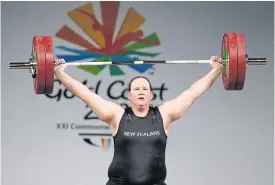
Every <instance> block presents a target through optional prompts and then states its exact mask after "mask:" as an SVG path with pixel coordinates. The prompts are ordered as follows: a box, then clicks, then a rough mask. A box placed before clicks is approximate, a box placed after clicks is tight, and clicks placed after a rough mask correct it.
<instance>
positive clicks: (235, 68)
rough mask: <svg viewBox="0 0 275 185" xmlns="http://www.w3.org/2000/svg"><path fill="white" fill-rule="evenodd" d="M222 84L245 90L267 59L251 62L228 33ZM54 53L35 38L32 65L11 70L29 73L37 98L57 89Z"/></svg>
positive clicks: (237, 37) (240, 41)
mask: <svg viewBox="0 0 275 185" xmlns="http://www.w3.org/2000/svg"><path fill="white" fill-rule="evenodd" d="M221 57H222V59H223V66H224V68H223V72H222V81H223V86H224V89H225V90H242V89H243V87H244V83H245V76H246V69H247V67H248V65H266V63H267V60H266V58H248V56H247V53H246V46H245V39H244V35H243V34H242V33H239V32H237V33H225V34H224V35H223V39H222V47H221ZM54 62H55V61H54V53H53V42H52V38H51V37H50V36H34V37H33V41H32V54H31V58H30V59H29V62H12V63H10V69H29V70H30V72H31V74H32V78H33V86H34V90H35V93H36V94H51V93H52V92H53V88H54ZM210 62H211V61H210V60H172V61H167V60H163V61H121V62H114V61H102V62H98V61H97V62H70V63H67V65H69V66H70V65H72V66H83V65H88V66H91V65H129V64H130V65H133V64H134V65H135V64H136V65H141V64H210Z"/></svg>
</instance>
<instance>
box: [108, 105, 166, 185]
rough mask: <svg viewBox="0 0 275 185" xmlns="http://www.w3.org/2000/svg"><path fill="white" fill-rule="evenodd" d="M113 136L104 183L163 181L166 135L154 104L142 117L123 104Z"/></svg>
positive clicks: (160, 184) (155, 183)
mask: <svg viewBox="0 0 275 185" xmlns="http://www.w3.org/2000/svg"><path fill="white" fill-rule="evenodd" d="M113 139H114V157H113V161H112V163H111V164H110V167H109V169H108V177H109V180H108V182H107V185H166V184H165V182H164V181H165V178H166V173H167V172H166V164H165V150H166V141H167V135H166V133H165V132H164V127H163V121H162V117H161V114H160V112H159V110H158V108H157V107H150V109H149V111H148V114H147V116H145V117H138V116H136V115H135V114H134V113H133V111H132V110H131V108H126V109H125V112H124V114H123V116H122V119H121V121H120V124H119V128H118V131H117V134H116V135H115V136H114V137H113Z"/></svg>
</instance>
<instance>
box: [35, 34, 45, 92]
mask: <svg viewBox="0 0 275 185" xmlns="http://www.w3.org/2000/svg"><path fill="white" fill-rule="evenodd" d="M32 48H33V52H35V61H36V70H35V78H34V79H33V84H34V90H35V93H36V94H43V93H44V91H45V52H44V44H43V38H42V37H39V36H34V37H33V44H32Z"/></svg>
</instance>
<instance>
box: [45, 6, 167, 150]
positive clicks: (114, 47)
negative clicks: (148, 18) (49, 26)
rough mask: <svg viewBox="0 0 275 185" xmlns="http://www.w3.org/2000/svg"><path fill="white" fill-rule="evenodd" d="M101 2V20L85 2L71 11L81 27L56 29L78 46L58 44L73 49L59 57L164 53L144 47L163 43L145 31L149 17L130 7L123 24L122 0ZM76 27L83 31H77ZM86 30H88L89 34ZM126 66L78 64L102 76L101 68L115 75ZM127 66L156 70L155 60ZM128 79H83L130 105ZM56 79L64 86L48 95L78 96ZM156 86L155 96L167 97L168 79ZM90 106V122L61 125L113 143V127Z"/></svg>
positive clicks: (100, 143) (128, 57)
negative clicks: (111, 130)
mask: <svg viewBox="0 0 275 185" xmlns="http://www.w3.org/2000/svg"><path fill="white" fill-rule="evenodd" d="M99 3H100V15H101V20H102V21H101V22H100V21H99V19H98V17H97V16H96V13H95V11H94V7H93V5H92V3H87V4H84V5H82V6H80V7H77V8H75V9H73V10H71V11H69V12H68V17H69V18H70V19H71V20H72V21H73V23H74V24H75V25H76V26H77V27H78V28H80V29H73V28H71V27H69V26H68V25H64V26H63V27H61V28H60V30H59V31H58V32H57V33H56V37H57V38H58V39H61V40H63V41H65V43H66V42H67V43H69V44H70V45H74V46H75V47H74V48H70V47H68V46H66V45H58V46H57V47H56V49H57V50H58V51H65V52H69V54H56V57H57V58H64V59H65V61H66V62H68V63H69V62H78V61H85V62H98V61H120V62H123V61H135V60H142V57H149V58H153V57H156V56H158V55H159V54H160V53H150V52H146V51H144V49H148V48H152V47H156V46H159V45H160V41H159V38H158V35H157V34H156V33H150V34H144V32H143V30H141V29H140V27H141V25H142V24H144V22H145V18H144V17H143V16H142V15H141V14H140V13H138V12H137V11H136V10H135V9H134V8H129V9H128V11H127V14H126V16H125V17H124V18H123V22H122V24H121V25H118V23H117V20H118V15H119V12H118V11H119V6H120V2H106V1H100V2H99ZM116 26H119V30H118V33H117V34H116V35H115V28H116ZM76 30H79V31H78V32H77V31H76ZM82 34H85V37H86V38H84V35H82ZM87 38H88V39H89V40H88V39H87ZM142 50H143V51H142ZM125 67H126V66H123V67H122V66H116V65H110V66H104V65H98V66H96V65H93V66H78V68H79V69H80V70H82V71H84V72H87V73H88V74H91V75H92V76H99V74H100V72H101V71H103V70H104V69H105V68H107V69H108V71H109V74H110V76H112V77H113V76H124V75H125V72H124V71H123V69H125ZM127 67H129V68H131V69H132V70H134V71H136V72H137V73H141V74H144V73H145V72H147V71H151V72H152V71H154V70H155V69H154V65H153V64H143V65H127ZM125 80H127V79H125ZM125 80H122V79H120V80H114V81H110V80H108V81H107V80H106V81H104V80H103V79H99V80H98V81H97V82H96V84H94V85H89V83H88V80H87V79H86V80H83V84H85V85H87V86H88V87H89V89H90V90H92V91H94V92H95V93H97V94H99V92H100V93H101V92H102V91H103V92H104V91H105V92H106V95H107V96H108V98H109V99H110V100H112V101H119V103H120V104H121V105H122V106H125V107H127V106H128V105H127V94H126V92H127V82H126V81H125ZM55 83H56V84H55V87H58V86H59V87H60V88H59V89H58V90H55V93H53V94H51V95H46V96H47V97H48V98H50V99H54V100H56V101H58V102H59V101H61V100H63V99H72V98H75V96H73V95H72V94H71V93H70V92H69V91H68V90H67V89H64V87H63V86H62V85H61V84H60V82H59V81H58V80H55ZM104 83H105V84H104ZM106 86H107V88H106ZM103 87H105V88H103ZM153 89H154V99H153V100H155V99H159V100H163V92H164V91H166V90H168V89H167V88H166V87H165V84H164V83H163V84H161V85H160V86H157V87H153ZM86 108H87V109H88V110H89V111H87V113H85V115H84V116H83V119H84V120H89V121H88V124H86V125H85V124H81V125H80V124H76V123H58V124H57V128H58V129H75V130H76V129H78V131H80V130H83V129H85V130H86V131H87V130H89V133H79V135H80V136H82V137H83V140H84V141H85V142H86V143H89V144H91V145H93V146H97V147H103V148H109V147H112V144H113V143H112V137H111V132H110V128H109V127H108V126H107V125H106V124H105V123H102V122H101V124H100V125H95V123H94V122H93V121H91V120H95V119H98V118H97V116H96V115H94V113H93V111H92V110H90V109H89V108H88V107H87V106H86ZM91 122H92V123H91Z"/></svg>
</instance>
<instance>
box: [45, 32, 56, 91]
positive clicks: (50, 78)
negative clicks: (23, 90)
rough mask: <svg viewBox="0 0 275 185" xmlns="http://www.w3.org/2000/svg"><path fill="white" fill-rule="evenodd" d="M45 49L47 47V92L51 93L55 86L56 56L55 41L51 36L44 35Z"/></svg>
mask: <svg viewBox="0 0 275 185" xmlns="http://www.w3.org/2000/svg"><path fill="white" fill-rule="evenodd" d="M43 41H44V49H45V56H46V61H45V70H46V73H45V74H46V76H45V78H46V80H45V94H51V93H52V92H53V87H54V56H53V43H52V38H51V37H50V36H43Z"/></svg>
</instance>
